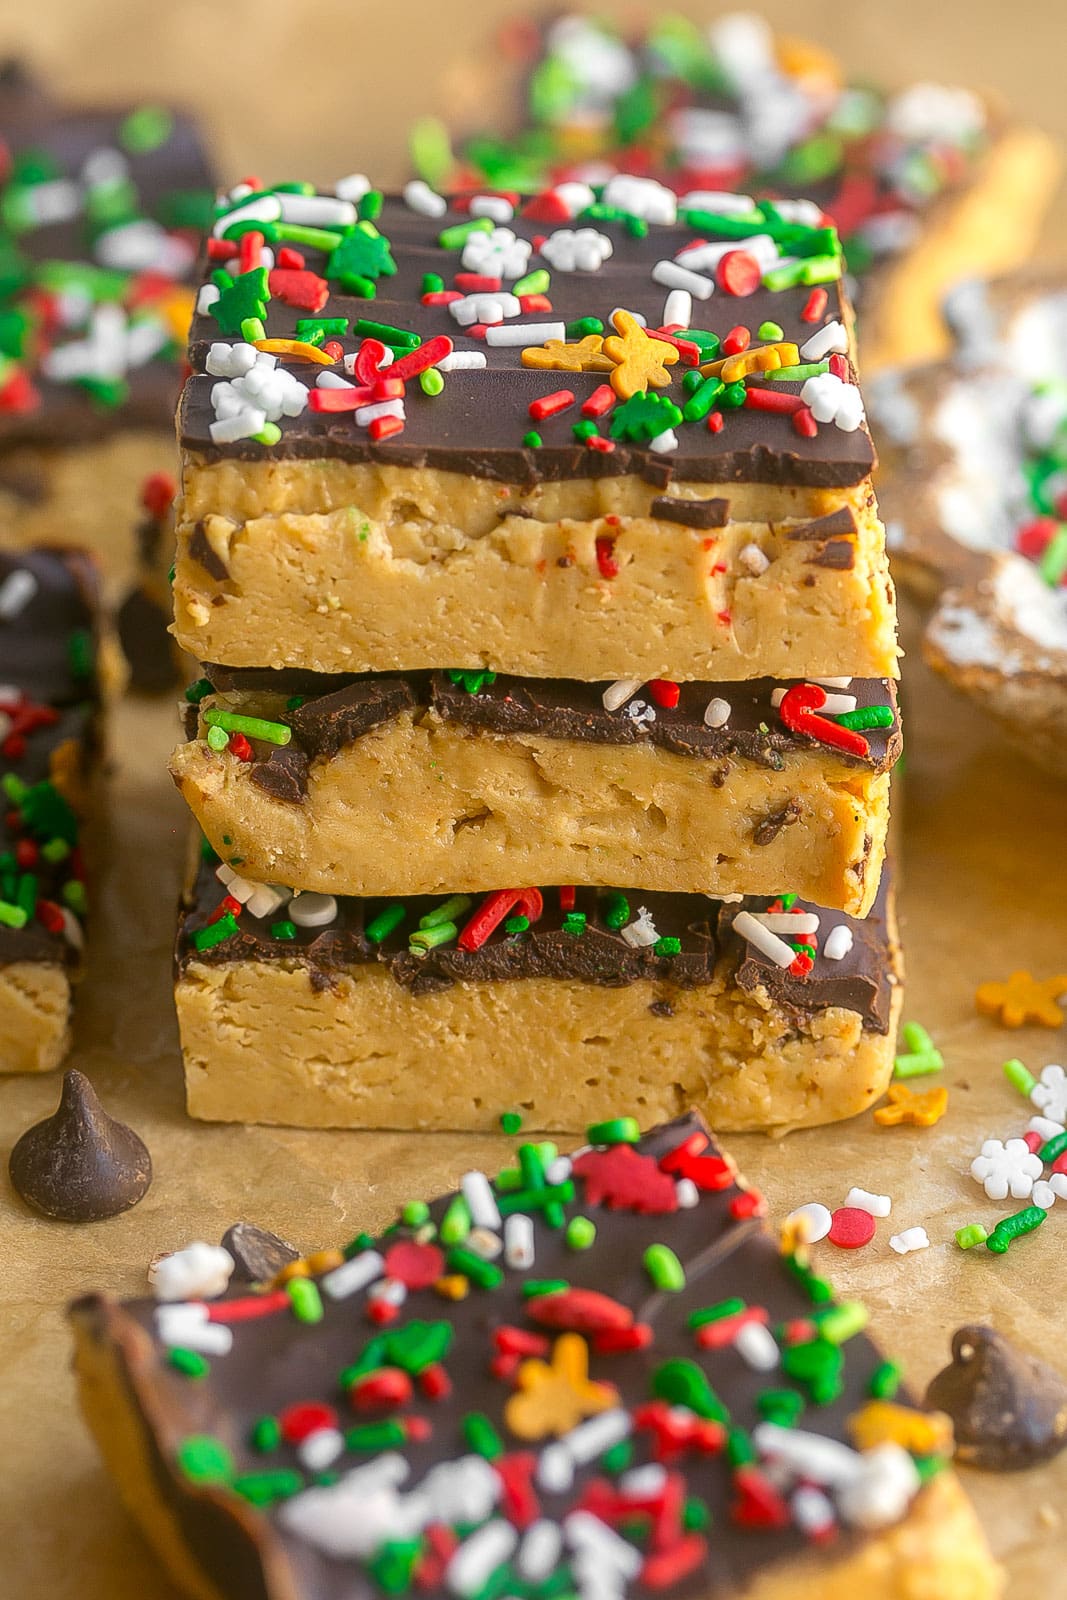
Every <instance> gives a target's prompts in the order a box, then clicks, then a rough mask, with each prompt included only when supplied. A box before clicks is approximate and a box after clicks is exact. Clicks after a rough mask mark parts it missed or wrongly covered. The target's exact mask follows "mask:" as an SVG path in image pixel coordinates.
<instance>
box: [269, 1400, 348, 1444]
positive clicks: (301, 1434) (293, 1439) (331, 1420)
mask: <svg viewBox="0 0 1067 1600" xmlns="http://www.w3.org/2000/svg"><path fill="white" fill-rule="evenodd" d="M278 1422H279V1424H280V1425H281V1430H282V1438H283V1439H287V1440H288V1442H289V1443H290V1444H299V1443H300V1441H301V1440H302V1439H306V1438H307V1437H308V1435H309V1434H311V1433H318V1431H319V1429H320V1428H336V1426H337V1412H336V1411H335V1410H334V1409H333V1407H332V1406H327V1405H323V1404H322V1403H321V1402H320V1401H318V1400H305V1401H303V1402H302V1403H300V1404H298V1405H295V1406H288V1407H287V1408H286V1410H285V1411H283V1412H282V1414H281V1416H280V1417H279V1418H278Z"/></svg>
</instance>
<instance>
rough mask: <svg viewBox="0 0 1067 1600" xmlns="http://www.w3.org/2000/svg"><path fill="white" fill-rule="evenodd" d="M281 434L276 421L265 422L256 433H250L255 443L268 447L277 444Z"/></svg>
mask: <svg viewBox="0 0 1067 1600" xmlns="http://www.w3.org/2000/svg"><path fill="white" fill-rule="evenodd" d="M281 436H282V430H281V429H280V428H279V426H278V424H277V423H276V422H265V423H264V424H263V426H262V428H260V430H259V432H258V433H253V434H252V435H251V437H252V439H254V440H255V442H256V444H265V445H267V446H268V447H269V446H271V445H275V444H277V443H278V440H279V439H280V438H281Z"/></svg>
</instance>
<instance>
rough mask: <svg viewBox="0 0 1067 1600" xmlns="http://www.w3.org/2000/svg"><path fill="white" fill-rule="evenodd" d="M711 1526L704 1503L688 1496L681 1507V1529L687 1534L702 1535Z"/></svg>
mask: <svg viewBox="0 0 1067 1600" xmlns="http://www.w3.org/2000/svg"><path fill="white" fill-rule="evenodd" d="M710 1526H711V1512H710V1510H709V1509H708V1506H707V1504H706V1502H705V1501H703V1500H699V1499H698V1498H697V1497H696V1495H690V1497H689V1499H688V1500H687V1501H686V1502H685V1505H684V1506H683V1507H682V1527H683V1528H684V1529H685V1530H686V1532H687V1533H703V1531H704V1529H705V1528H708V1527H710Z"/></svg>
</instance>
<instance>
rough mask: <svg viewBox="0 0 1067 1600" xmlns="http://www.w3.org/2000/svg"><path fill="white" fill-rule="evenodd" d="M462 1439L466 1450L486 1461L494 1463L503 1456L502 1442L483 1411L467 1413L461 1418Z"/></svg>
mask: <svg viewBox="0 0 1067 1600" xmlns="http://www.w3.org/2000/svg"><path fill="white" fill-rule="evenodd" d="M463 1437H464V1439H465V1440H466V1443H467V1448H468V1450H473V1451H474V1453H475V1455H477V1456H484V1457H485V1459H486V1461H496V1460H497V1458H498V1457H499V1456H502V1455H503V1454H504V1441H503V1440H502V1439H501V1437H500V1435H499V1433H497V1431H496V1429H495V1428H494V1427H493V1424H492V1423H491V1422H490V1420H489V1418H488V1417H487V1416H486V1415H485V1412H484V1411H468V1413H467V1415H466V1416H465V1417H464V1418H463Z"/></svg>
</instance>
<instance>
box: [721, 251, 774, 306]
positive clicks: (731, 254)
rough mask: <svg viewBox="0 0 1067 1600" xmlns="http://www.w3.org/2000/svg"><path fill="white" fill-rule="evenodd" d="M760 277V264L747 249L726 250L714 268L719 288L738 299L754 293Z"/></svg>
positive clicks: (761, 275) (760, 279)
mask: <svg viewBox="0 0 1067 1600" xmlns="http://www.w3.org/2000/svg"><path fill="white" fill-rule="evenodd" d="M762 278H763V273H762V272H761V271H760V264H759V262H758V261H757V260H756V258H755V256H754V255H752V253H751V252H750V251H748V250H728V251H727V252H726V254H725V255H724V256H722V257H720V260H719V264H718V266H717V267H716V268H715V280H716V282H717V283H718V285H719V288H720V289H723V290H725V292H726V293H727V294H732V295H737V297H738V298H739V299H743V298H745V297H746V296H748V295H750V294H755V292H756V290H757V289H758V288H759V286H760V282H761V281H762Z"/></svg>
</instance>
